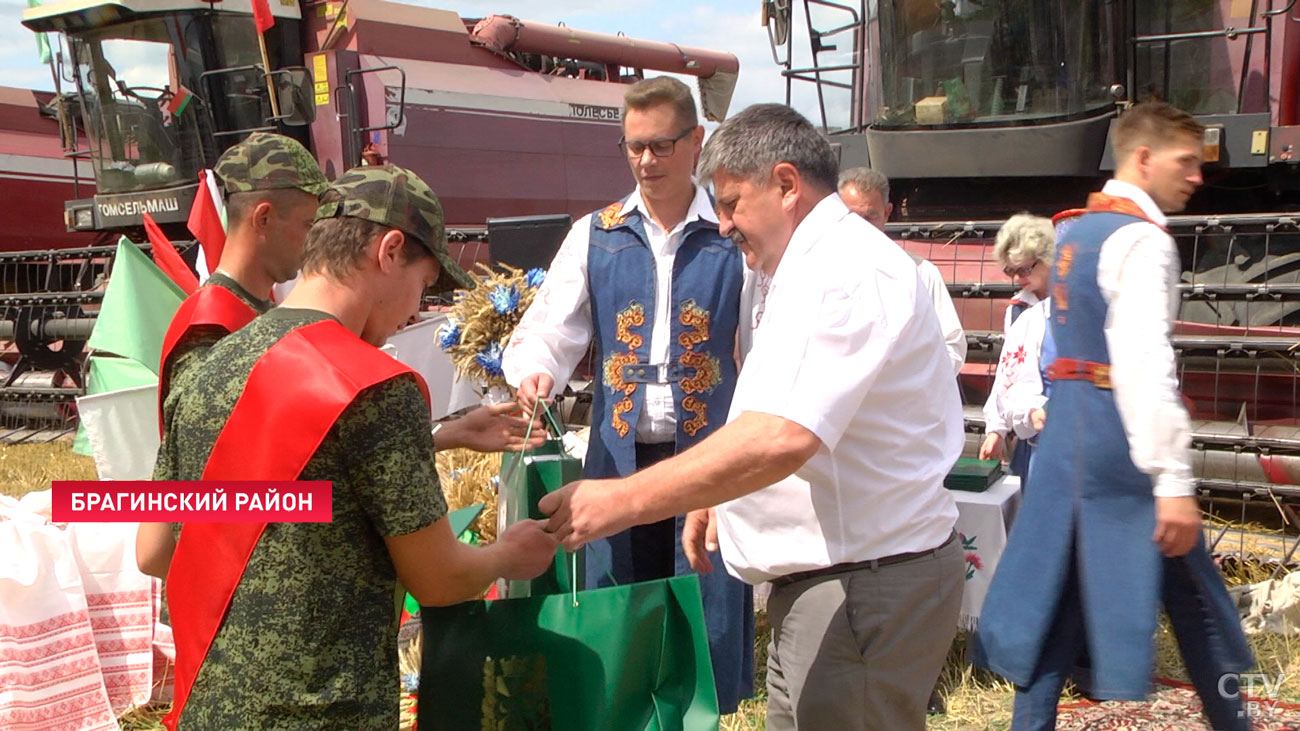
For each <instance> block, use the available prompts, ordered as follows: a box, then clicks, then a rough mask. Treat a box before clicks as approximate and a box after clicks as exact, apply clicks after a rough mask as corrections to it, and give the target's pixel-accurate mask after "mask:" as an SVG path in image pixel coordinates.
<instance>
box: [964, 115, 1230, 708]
mask: <svg viewBox="0 0 1300 731" xmlns="http://www.w3.org/2000/svg"><path fill="white" fill-rule="evenodd" d="M1202 132H1203V130H1202V128H1201V125H1200V124H1199V123H1197V122H1196V121H1195V120H1194V119H1193V118H1192V117H1191V116H1190V115H1188V114H1186V113H1184V112H1181V111H1179V110H1177V109H1174V108H1173V107H1170V106H1168V105H1166V104H1163V103H1147V104H1139V105H1137V106H1134V107H1132V108H1131V109H1130V110H1128V111H1127V112H1126V113H1124V114H1123V115H1122V116H1121V117H1120V119H1119V122H1118V124H1117V125H1116V127H1115V133H1114V138H1113V144H1114V149H1115V160H1116V163H1117V168H1116V171H1115V179H1114V180H1111V181H1110V182H1108V183H1106V186H1105V187H1104V188H1103V189H1102V191H1101V192H1100V193H1094V194H1093V195H1092V196H1090V197H1089V199H1088V205H1087V209H1086V211H1085V212H1084V213H1083V215H1082V216H1080V217H1079V218H1078V219H1077V220H1076V221H1075V222H1074V223H1073V224H1072V225H1071V226H1070V227H1069V228H1068V230H1066V231H1063V232H1062V236H1061V239H1060V240H1058V241H1057V246H1056V261H1055V263H1054V265H1053V267H1052V289H1051V297H1052V314H1051V321H1050V322H1049V326H1050V327H1051V328H1052V336H1053V338H1054V340H1055V345H1056V358H1055V361H1054V362H1053V364H1052V366H1051V368H1050V375H1051V379H1052V400H1051V403H1050V405H1049V407H1048V409H1049V411H1050V413H1049V414H1048V416H1047V424H1046V428H1045V429H1044V431H1043V432H1042V434H1041V435H1040V436H1039V446H1038V453H1037V454H1036V455H1035V458H1034V461H1033V463H1032V467H1031V468H1030V477H1029V481H1030V482H1031V483H1032V484H1033V486H1034V487H1033V489H1032V490H1030V491H1028V492H1027V493H1026V495H1025V501H1024V504H1023V505H1022V506H1021V508H1020V513H1019V515H1018V516H1017V517H1016V524H1015V527H1014V528H1013V529H1012V532H1011V536H1010V538H1009V540H1008V543H1007V550H1006V552H1005V553H1004V554H1003V555H1002V559H1001V561H1000V562H999V564H998V570H997V574H996V575H995V576H994V577H993V583H992V586H991V587H990V588H989V593H988V598H987V599H986V600H985V602H984V607H983V612H982V615H981V619H980V628H979V635H978V640H979V644H978V653H979V657H980V661H981V663H982V664H984V665H985V666H987V667H988V668H990V669H992V670H994V671H996V672H998V673H1001V674H1002V675H1004V676H1006V677H1007V678H1008V679H1009V680H1011V681H1012V682H1014V683H1015V684H1016V702H1015V715H1014V719H1013V721H1012V728H1014V729H1015V730H1016V731H1034V730H1037V729H1050V728H1053V727H1054V726H1055V724H1056V706H1057V701H1058V698H1059V696H1060V693H1061V687H1062V685H1063V684H1064V682H1065V679H1066V678H1067V677H1068V675H1069V673H1070V671H1071V669H1072V667H1073V665H1074V662H1075V660H1076V659H1077V658H1078V657H1079V655H1080V653H1081V652H1082V651H1083V650H1084V649H1085V648H1086V650H1087V653H1088V655H1089V657H1090V659H1091V672H1092V677H1091V694H1092V695H1093V696H1095V697H1097V698H1103V699H1115V700H1141V699H1143V698H1145V697H1146V695H1147V692H1148V690H1149V688H1150V685H1151V672H1152V664H1153V658H1152V654H1153V644H1154V643H1153V640H1152V636H1153V634H1154V633H1155V630H1156V620H1157V615H1158V611H1159V609H1160V605H1161V604H1162V603H1163V605H1164V607H1165V610H1166V611H1167V612H1168V613H1169V620H1170V624H1171V625H1172V627H1173V629H1174V633H1175V635H1176V636H1177V639H1178V644H1179V647H1180V649H1181V651H1182V656H1183V660H1184V662H1185V664H1186V666H1187V672H1188V675H1189V676H1190V677H1191V680H1192V683H1193V684H1194V685H1195V686H1196V690H1197V693H1198V694H1199V695H1200V697H1201V701H1202V703H1203V704H1204V707H1205V715H1206V716H1207V718H1208V720H1209V722H1210V724H1211V725H1212V726H1213V727H1214V728H1215V729H1218V730H1219V731H1223V730H1225V729H1226V730H1230V731H1235V730H1237V729H1248V728H1249V727H1250V721H1249V718H1247V716H1246V714H1245V713H1244V712H1243V710H1242V703H1241V697H1240V694H1239V692H1238V688H1237V680H1236V676H1235V673H1239V672H1242V671H1245V670H1248V669H1249V668H1250V667H1251V666H1252V665H1253V664H1254V660H1253V658H1252V657H1251V653H1250V649H1249V647H1248V646H1247V644H1246V638H1245V636H1244V635H1243V634H1242V631H1241V626H1240V624H1239V623H1238V620H1237V613H1236V609H1235V607H1234V606H1233V603H1232V601H1231V600H1230V599H1229V597H1228V593H1227V591H1226V589H1225V588H1224V585H1223V579H1222V577H1220V575H1219V572H1218V570H1217V569H1216V568H1215V566H1214V563H1213V561H1212V560H1211V558H1210V555H1209V552H1208V551H1207V550H1206V546H1205V539H1204V535H1203V532H1202V529H1201V517H1200V508H1199V506H1198V504H1197V500H1196V491H1195V483H1194V481H1193V479H1192V470H1191V465H1190V459H1189V458H1190V455H1189V453H1188V444H1189V428H1188V417H1187V412H1186V411H1185V410H1184V408H1183V405H1182V402H1181V401H1180V399H1179V397H1178V379H1177V376H1176V370H1175V360H1174V352H1173V348H1172V347H1171V346H1170V343H1169V334H1170V332H1171V330H1172V328H1173V319H1174V313H1175V312H1176V311H1177V307H1178V302H1179V294H1178V288H1177V283H1178V278H1179V273H1180V271H1181V265H1180V260H1179V256H1178V249H1177V248H1176V247H1175V245H1174V241H1173V239H1172V238H1171V237H1170V236H1169V234H1168V233H1167V232H1166V231H1165V229H1164V226H1165V224H1166V219H1165V216H1164V213H1163V212H1164V211H1169V212H1173V211H1181V210H1183V208H1184V207H1185V206H1186V204H1187V199H1188V198H1189V197H1190V196H1191V195H1192V193H1193V192H1194V191H1195V190H1196V188H1197V187H1198V186H1199V185H1200V184H1201V136H1202Z"/></svg>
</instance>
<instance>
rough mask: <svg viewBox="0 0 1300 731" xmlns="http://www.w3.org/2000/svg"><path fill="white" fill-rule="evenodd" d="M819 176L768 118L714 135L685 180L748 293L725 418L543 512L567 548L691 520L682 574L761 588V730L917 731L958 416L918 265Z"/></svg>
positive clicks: (936, 641) (956, 594) (941, 596)
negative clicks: (669, 453) (739, 361)
mask: <svg viewBox="0 0 1300 731" xmlns="http://www.w3.org/2000/svg"><path fill="white" fill-rule="evenodd" d="M837 167H838V166H837V165H836V161H835V156H834V153H833V152H832V151H831V148H830V145H829V143H828V142H827V141H826V139H825V138H824V137H823V136H821V135H820V134H819V133H818V132H817V130H816V129H815V128H814V127H813V126H812V125H811V124H809V123H808V121H807V120H806V119H804V118H803V117H801V116H799V114H798V113H797V112H795V111H794V110H792V109H790V108H789V107H786V106H783V105H779V104H760V105H756V106H752V107H750V108H748V109H746V110H745V111H743V112H741V113H740V114H738V115H737V116H735V117H732V118H731V119H728V120H727V121H726V122H724V123H723V124H722V126H721V127H720V128H719V129H718V130H717V131H716V132H714V134H713V137H712V138H711V139H710V140H709V144H708V145H707V146H706V147H705V149H704V153H703V155H702V156H701V161H700V174H701V176H702V177H706V178H712V181H713V184H714V187H715V193H716V200H717V209H718V220H719V224H720V227H721V228H720V230H721V231H722V232H723V233H725V234H727V235H729V236H731V237H732V238H733V239H735V240H736V241H737V242H738V243H739V244H740V247H741V249H742V250H743V251H744V253H745V260H746V264H748V266H749V267H750V269H752V270H754V272H755V274H756V278H757V287H756V289H757V294H756V297H755V299H756V302H755V305H754V309H753V312H752V313H750V314H749V317H750V324H751V325H752V326H753V346H752V350H751V351H750V352H749V353H748V355H747V356H746V358H745V365H744V368H743V370H742V371H741V374H740V379H739V382H738V383H737V386H736V394H735V398H734V399H733V401H732V404H731V411H730V416H729V419H728V423H727V425H726V426H724V427H722V428H721V429H719V430H718V431H717V432H716V433H715V434H713V435H712V436H710V437H709V438H707V439H705V440H704V441H703V442H701V443H700V444H699V445H698V446H697V447H695V448H692V449H690V450H687V451H686V452H684V453H682V454H679V455H677V456H676V457H674V458H672V459H669V460H665V461H664V462H660V463H659V464H657V465H655V466H654V467H651V468H650V469H647V470H643V471H641V472H638V473H636V474H635V475H632V476H630V477H627V478H623V479H619V480H611V481H600V482H590V481H584V482H578V483H575V484H573V485H571V486H569V487H566V488H564V489H562V490H560V491H558V492H556V493H552V494H551V495H548V496H546V497H545V498H544V499H543V500H542V503H541V508H542V511H543V512H544V513H547V514H549V515H551V523H550V529H551V530H553V531H555V533H556V535H557V537H559V538H561V539H562V540H563V541H564V542H565V544H566V545H567V546H569V547H574V546H577V545H581V544H584V543H586V542H587V541H590V540H593V539H595V538H599V537H600V536H603V535H609V534H611V533H615V532H618V531H620V530H623V529H625V528H626V527H627V526H629V525H636V524H641V523H647V522H653V521H656V520H661V519H662V518H663V517H664V516H668V515H675V514H677V513H680V512H682V511H683V510H693V511H694V512H692V513H691V514H690V516H689V517H688V522H687V530H686V531H685V540H686V548H687V552H688V554H689V555H690V556H691V560H692V563H693V565H695V566H696V567H697V568H698V569H699V570H701V571H710V570H712V568H713V567H712V562H711V561H710V560H709V558H708V557H707V554H706V553H705V551H706V550H707V549H710V548H712V547H713V546H714V545H717V544H720V545H721V548H722V558H723V560H724V561H725V563H726V568H727V570H728V571H730V572H731V573H732V574H734V575H736V576H739V577H740V578H742V579H744V580H745V581H747V582H749V583H759V582H763V581H771V582H772V584H773V591H772V595H771V598H770V599H769V600H768V619H769V621H770V622H771V624H772V643H771V645H770V646H769V659H768V676H767V678H768V697H769V700H768V716H767V723H768V728H771V729H794V728H802V729H836V730H837V731H841V730H844V729H849V730H852V729H880V730H882V731H883V730H888V731H907V730H908V729H916V730H918V731H919V730H920V729H923V728H924V727H925V712H926V701H927V700H928V699H929V696H930V689H931V688H932V687H933V686H934V682H935V680H936V678H937V677H938V674H939V670H940V667H941V666H942V664H943V660H944V657H945V656H946V654H947V651H948V648H949V645H950V644H951V642H952V638H953V636H954V634H955V632H956V625H957V618H958V615H959V613H960V609H961V606H960V605H961V592H962V585H963V581H964V560H963V557H962V554H961V550H960V543H959V542H958V541H957V540H956V536H955V533H954V530H953V527H954V525H955V523H956V520H957V509H956V504H955V502H954V501H953V498H952V496H951V495H949V494H948V492H947V491H946V490H945V489H944V487H943V479H944V477H945V475H946V474H947V473H948V470H949V469H950V468H951V467H952V465H953V463H954V462H955V461H956V459H957V456H958V455H959V454H960V452H961V447H962V441H963V435H962V415H961V403H960V399H959V397H958V394H957V381H956V379H955V378H953V376H952V369H951V367H950V364H949V362H948V356H947V352H946V350H945V348H944V342H943V336H942V334H941V333H940V331H939V320H938V318H937V317H935V315H934V310H933V306H932V305H931V304H930V298H929V296H928V295H927V294H926V292H925V288H924V287H923V286H922V284H921V280H920V275H919V274H918V273H917V269H916V265H915V264H914V263H913V262H912V260H911V258H910V257H908V256H907V254H906V253H905V252H903V250H902V249H900V248H899V247H898V246H896V245H895V244H894V243H893V242H892V241H890V240H889V238H888V237H887V236H885V235H884V234H883V233H881V232H880V231H879V230H877V229H875V228H874V227H872V226H871V225H870V224H868V223H867V222H866V221H864V220H863V219H862V218H861V217H859V216H857V215H854V214H853V213H852V212H851V211H849V209H848V208H847V207H845V205H844V203H843V201H841V200H840V198H839V196H838V195H837V194H836V193H835V187H836V176H837ZM712 506H717V507H716V510H711V509H709V508H711V507H712Z"/></svg>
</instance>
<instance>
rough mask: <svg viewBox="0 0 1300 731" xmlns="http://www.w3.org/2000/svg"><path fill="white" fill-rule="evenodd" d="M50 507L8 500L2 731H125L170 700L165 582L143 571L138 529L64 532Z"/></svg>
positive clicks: (44, 500)
mask: <svg viewBox="0 0 1300 731" xmlns="http://www.w3.org/2000/svg"><path fill="white" fill-rule="evenodd" d="M45 504H48V491H46V493H44V494H42V493H35V494H33V495H29V496H28V497H27V498H25V499H24V500H23V501H21V502H20V501H17V500H13V499H12V498H6V497H0V728H3V729H6V730H13V731H29V730H30V731H37V730H38V729H39V731H50V730H51V729H69V730H71V729H78V730H79V731H84V730H85V729H101V728H102V729H116V728H117V720H116V718H117V716H118V715H121V714H122V713H124V712H126V711H127V710H130V709H131V708H133V707H135V706H139V705H143V704H144V703H147V702H148V701H149V700H150V699H151V698H157V699H159V700H165V699H167V698H169V697H170V687H169V686H170V677H171V660H172V658H173V657H174V655H175V651H174V648H173V646H172V642H171V632H170V629H169V628H167V627H166V626H164V625H161V624H159V622H158V618H159V612H160V610H161V601H160V599H161V583H160V582H159V581H158V580H156V579H153V578H151V577H148V576H145V575H144V574H142V573H140V572H139V571H138V570H137V569H136V567H135V532H136V527H137V526H136V525H135V524H129V523H122V524H102V523H81V524H74V525H71V526H68V527H60V526H56V525H53V524H51V523H50V522H49V521H48V515H47V514H42V513H41V512H40V511H41V510H42V509H43V506H44V505H45Z"/></svg>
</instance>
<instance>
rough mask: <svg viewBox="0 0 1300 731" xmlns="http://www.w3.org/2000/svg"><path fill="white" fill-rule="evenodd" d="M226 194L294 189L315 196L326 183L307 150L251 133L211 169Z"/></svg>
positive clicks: (286, 140) (290, 141) (288, 139)
mask: <svg viewBox="0 0 1300 731" xmlns="http://www.w3.org/2000/svg"><path fill="white" fill-rule="evenodd" d="M212 171H213V172H215V173H216V174H217V177H218V178H219V179H220V180H221V183H222V185H223V186H224V187H225V189H226V192H227V193H250V192H253V191H256V190H276V189H280V188H297V189H298V190H301V191H304V192H307V193H311V194H312V195H315V196H319V195H320V194H321V193H323V192H325V189H326V188H327V187H329V181H328V180H326V179H325V175H324V174H322V173H321V171H320V165H317V164H316V158H314V157H312V156H311V153H310V152H308V151H307V148H305V147H303V146H302V145H301V144H300V143H299V142H298V141H297V140H295V139H293V138H291V137H285V136H284V135H275V134H270V133H268V132H254V133H253V134H251V135H249V136H248V137H247V138H246V139H245V140H244V141H242V142H240V143H239V144H237V145H235V146H234V147H231V148H230V149H229V150H226V152H225V154H223V155H222V156H221V159H219V160H217V164H216V167H214V168H213V169H212Z"/></svg>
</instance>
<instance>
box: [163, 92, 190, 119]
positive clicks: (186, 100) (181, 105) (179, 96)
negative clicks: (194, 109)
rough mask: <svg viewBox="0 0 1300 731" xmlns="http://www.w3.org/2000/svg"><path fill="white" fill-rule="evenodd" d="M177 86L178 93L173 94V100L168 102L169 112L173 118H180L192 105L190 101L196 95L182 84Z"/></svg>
mask: <svg viewBox="0 0 1300 731" xmlns="http://www.w3.org/2000/svg"><path fill="white" fill-rule="evenodd" d="M176 86H177V87H178V88H177V90H176V93H175V94H172V98H171V100H170V101H168V102H167V111H168V112H169V113H171V115H172V116H173V117H179V116H180V114H181V112H183V111H185V108H186V107H188V106H189V105H190V100H191V99H193V98H194V94H192V93H191V92H190V90H189V89H186V88H185V87H184V86H181V85H180V84H177V85H176Z"/></svg>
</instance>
